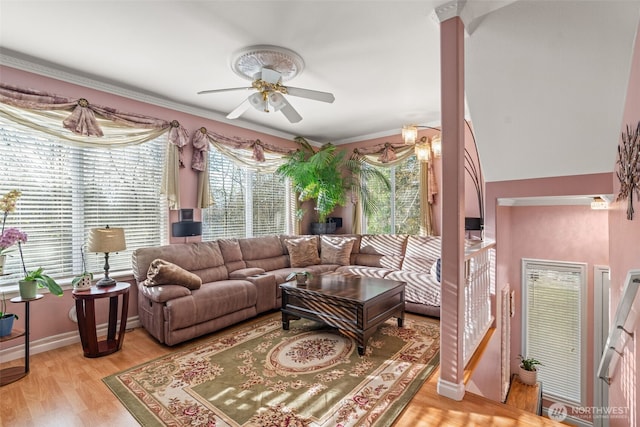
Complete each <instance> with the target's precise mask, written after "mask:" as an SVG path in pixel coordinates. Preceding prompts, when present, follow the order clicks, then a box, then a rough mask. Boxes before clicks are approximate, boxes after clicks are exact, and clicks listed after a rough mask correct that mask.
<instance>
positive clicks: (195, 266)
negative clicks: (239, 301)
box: [131, 241, 228, 283]
mask: <svg viewBox="0 0 640 427" xmlns="http://www.w3.org/2000/svg"><path fill="white" fill-rule="evenodd" d="M155 259H163V260H165V261H168V262H170V263H173V264H176V265H178V266H180V267H181V268H183V269H185V270H187V271H190V272H192V273H195V274H197V275H198V276H200V278H201V279H202V282H203V283H207V282H213V281H216V280H225V279H227V278H228V273H227V269H226V267H225V266H224V259H223V258H222V253H221V252H220V247H219V246H218V242H215V241H214V242H198V243H179V244H175V245H165V246H156V247H152V248H140V249H136V250H135V251H133V254H132V257H131V265H132V267H133V275H134V277H135V278H136V280H137V281H138V282H142V281H143V280H145V279H146V278H147V272H148V271H149V266H150V265H151V262H152V261H153V260H155Z"/></svg>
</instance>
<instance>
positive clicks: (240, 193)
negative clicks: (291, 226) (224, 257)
mask: <svg viewBox="0 0 640 427" xmlns="http://www.w3.org/2000/svg"><path fill="white" fill-rule="evenodd" d="M209 186H210V189H211V197H212V200H213V204H212V206H210V207H208V208H206V209H203V210H202V222H203V225H202V239H203V240H212V239H216V238H220V237H252V236H263V235H267V234H283V233H285V232H286V206H287V200H288V191H287V190H286V184H285V182H284V180H283V179H282V178H280V177H279V176H278V175H276V174H274V173H261V172H256V171H253V170H249V169H247V168H243V167H240V166H237V165H236V164H235V163H233V162H232V161H231V160H230V159H229V158H228V157H226V156H225V155H223V154H222V153H220V152H219V151H217V150H216V149H215V148H213V147H212V148H211V150H210V151H209Z"/></svg>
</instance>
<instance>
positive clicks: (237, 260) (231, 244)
mask: <svg viewBox="0 0 640 427" xmlns="http://www.w3.org/2000/svg"><path fill="white" fill-rule="evenodd" d="M217 242H218V246H220V252H221V253H222V258H223V259H224V264H225V266H226V267H227V270H228V271H229V273H231V272H232V271H236V270H240V269H242V268H246V267H247V264H246V263H245V262H244V259H243V258H242V251H241V250H240V242H238V239H218V240H217Z"/></svg>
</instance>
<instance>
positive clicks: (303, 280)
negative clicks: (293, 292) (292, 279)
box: [296, 273, 307, 285]
mask: <svg viewBox="0 0 640 427" xmlns="http://www.w3.org/2000/svg"><path fill="white" fill-rule="evenodd" d="M296 283H297V284H298V285H306V284H307V275H306V274H304V273H297V274H296Z"/></svg>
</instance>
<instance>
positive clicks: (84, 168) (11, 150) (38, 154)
mask: <svg viewBox="0 0 640 427" xmlns="http://www.w3.org/2000/svg"><path fill="white" fill-rule="evenodd" d="M166 145H167V139H166V137H159V138H156V140H154V141H151V142H148V143H145V144H141V145H136V146H131V147H126V148H118V149H113V150H109V149H103V148H84V147H80V146H75V145H70V144H68V143H67V142H65V141H61V140H58V139H57V138H56V137H52V136H49V135H45V134H44V133H39V132H36V131H33V130H31V129H29V128H27V127H23V126H21V125H16V124H14V123H13V122H10V121H8V120H7V119H5V118H2V117H0V194H5V193H6V192H8V191H10V190H13V189H17V190H20V191H21V192H22V196H21V197H20V199H19V200H18V208H17V210H16V212H13V213H10V214H9V216H8V218H7V224H6V226H7V227H18V228H20V229H21V230H23V231H25V232H26V233H27V235H28V240H27V243H26V244H25V245H23V252H24V258H25V263H26V267H27V270H33V269H36V268H38V267H43V268H44V271H45V273H46V274H48V275H50V276H51V277H53V278H55V279H65V278H71V277H72V276H74V275H76V274H79V273H81V272H82V271H83V266H82V257H81V247H82V246H83V245H84V243H85V240H86V236H87V235H88V232H89V229H91V228H95V227H104V226H106V225H109V226H111V227H123V228H124V229H125V238H126V242H127V250H125V251H123V252H121V253H119V254H117V255H115V254H114V255H112V256H111V257H109V265H110V267H111V269H110V272H118V271H128V270H130V269H131V252H132V251H133V250H134V249H136V248H138V247H143V246H154V245H159V244H162V243H164V242H163V238H164V237H165V236H166V234H167V233H166V226H167V225H166V224H167V207H166V202H164V197H163V196H161V195H160V183H161V182H162V173H163V165H164V155H165V151H166ZM85 259H86V261H87V266H86V268H87V271H91V272H101V271H103V266H104V254H86V256H85ZM5 268H6V270H5V272H8V273H13V274H9V275H7V276H5V277H2V278H0V285H14V284H15V283H16V280H17V273H20V272H21V270H22V268H21V265H20V256H19V253H18V251H17V248H16V251H15V252H14V253H13V254H12V256H10V257H8V259H7V261H6V265H5Z"/></svg>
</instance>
